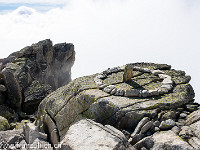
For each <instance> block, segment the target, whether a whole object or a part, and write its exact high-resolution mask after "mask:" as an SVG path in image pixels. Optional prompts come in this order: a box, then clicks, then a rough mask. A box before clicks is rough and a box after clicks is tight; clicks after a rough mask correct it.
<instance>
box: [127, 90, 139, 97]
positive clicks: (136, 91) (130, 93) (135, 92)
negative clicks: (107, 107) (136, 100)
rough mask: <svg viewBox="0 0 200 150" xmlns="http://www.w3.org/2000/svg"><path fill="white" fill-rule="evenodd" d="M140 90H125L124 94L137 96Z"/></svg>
mask: <svg viewBox="0 0 200 150" xmlns="http://www.w3.org/2000/svg"><path fill="white" fill-rule="evenodd" d="M139 94H140V92H139V91H138V90H137V89H130V90H125V93H124V96H139Z"/></svg>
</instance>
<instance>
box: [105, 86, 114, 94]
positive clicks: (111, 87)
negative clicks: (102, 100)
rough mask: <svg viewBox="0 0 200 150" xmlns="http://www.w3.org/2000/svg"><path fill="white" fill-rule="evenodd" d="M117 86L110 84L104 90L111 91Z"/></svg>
mask: <svg viewBox="0 0 200 150" xmlns="http://www.w3.org/2000/svg"><path fill="white" fill-rule="evenodd" d="M114 88H115V86H114V85H109V86H107V87H105V88H104V89H103V91H104V92H106V93H110V92H111V91H112V90H113V89H114Z"/></svg>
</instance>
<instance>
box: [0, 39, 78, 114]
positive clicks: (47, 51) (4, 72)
mask: <svg viewBox="0 0 200 150" xmlns="http://www.w3.org/2000/svg"><path fill="white" fill-rule="evenodd" d="M74 59H75V52H74V46H73V44H66V43H61V44H56V45H53V44H52V42H51V41H50V40H44V41H40V42H38V43H36V44H32V45H31V46H27V47H25V48H23V49H21V50H20V51H17V52H14V53H12V54H11V55H9V56H8V57H7V58H5V59H2V60H1V62H0V70H1V72H0V81H2V80H3V81H2V82H3V83H1V82H0V84H4V85H5V87H4V86H2V85H0V91H1V92H0V103H2V102H3V101H4V100H2V99H3V98H2V97H3V95H6V96H7V99H6V103H8V104H9V105H10V106H11V107H12V108H14V109H19V110H20V109H21V108H22V110H23V111H24V112H27V113H30V114H31V113H33V112H35V110H36V109H37V106H38V105H39V103H40V102H41V100H42V99H44V98H45V97H46V96H47V95H48V94H49V93H51V92H52V91H53V90H55V89H57V88H58V87H60V86H63V85H66V84H67V83H68V82H70V81H71V67H72V65H73V63H74ZM6 90H7V91H6ZM2 94H3V95H2ZM4 102H5V101H4Z"/></svg>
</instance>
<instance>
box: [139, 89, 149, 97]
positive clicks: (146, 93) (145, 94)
mask: <svg viewBox="0 0 200 150" xmlns="http://www.w3.org/2000/svg"><path fill="white" fill-rule="evenodd" d="M141 95H142V97H148V96H149V91H148V90H142V92H141Z"/></svg>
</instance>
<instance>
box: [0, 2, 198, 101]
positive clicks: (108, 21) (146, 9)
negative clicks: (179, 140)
mask: <svg viewBox="0 0 200 150" xmlns="http://www.w3.org/2000/svg"><path fill="white" fill-rule="evenodd" d="M57 2H58V1H56V0H45V1H42V3H41V1H39V0H38V1H37V0H12V1H11V0H1V2H0V4H4V5H7V6H9V5H11V4H10V3H15V4H16V3H18V4H20V5H25V6H23V7H19V8H18V9H15V10H10V11H6V12H5V11H2V13H1V11H0V44H1V48H0V57H7V56H8V55H9V54H10V53H11V52H14V51H17V50H20V49H21V48H23V47H25V46H27V45H31V44H32V43H36V42H38V41H40V40H43V39H51V40H52V41H53V43H54V44H56V43H61V42H67V43H73V44H74V45H75V51H76V61H75V64H74V66H73V69H72V77H73V78H77V77H80V76H84V75H89V74H93V73H96V72H101V71H103V70H105V69H107V68H108V67H115V66H118V65H124V64H126V63H131V62H155V63H167V64H170V65H172V67H173V68H175V69H178V70H179V69H180V70H184V71H186V73H187V74H188V75H191V77H192V81H191V84H192V86H193V88H194V90H195V93H196V101H198V102H200V92H199V89H200V78H199V77H200V65H199V64H200V59H199V57H200V1H198V0H193V1H191V0H167V1H163V0H148V1H146V0H62V1H59V3H57ZM26 3H29V4H32V5H33V6H34V7H32V8H30V7H31V6H30V5H29V7H27V5H26ZM47 4H49V5H51V8H49V10H48V11H38V10H41V9H42V8H44V6H46V7H48V5H47ZM54 4H55V5H57V4H60V5H61V6H62V7H58V6H55V7H53V8H52V5H54ZM198 92H199V93H198Z"/></svg>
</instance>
